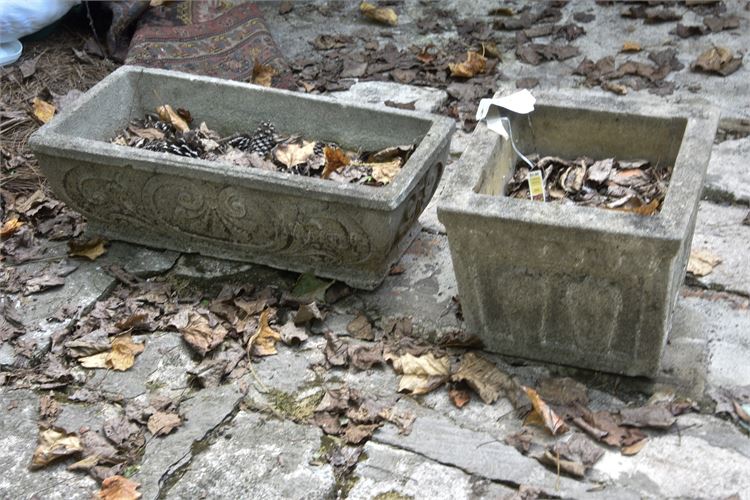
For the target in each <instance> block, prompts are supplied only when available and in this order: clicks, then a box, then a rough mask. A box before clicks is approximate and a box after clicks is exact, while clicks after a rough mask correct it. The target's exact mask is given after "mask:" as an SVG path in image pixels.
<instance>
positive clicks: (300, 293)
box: [290, 273, 334, 304]
mask: <svg viewBox="0 0 750 500" xmlns="http://www.w3.org/2000/svg"><path fill="white" fill-rule="evenodd" d="M333 283H334V281H329V280H321V279H319V278H317V277H316V276H315V275H314V274H312V273H305V274H301V275H300V277H299V278H298V279H297V282H296V283H295V284H294V287H293V288H292V291H291V292H290V295H291V297H290V298H291V299H293V300H294V301H296V302H298V303H301V304H304V303H309V302H321V303H323V302H325V301H326V290H328V289H329V288H330V287H331V285H333Z"/></svg>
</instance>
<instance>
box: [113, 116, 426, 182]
mask: <svg viewBox="0 0 750 500" xmlns="http://www.w3.org/2000/svg"><path fill="white" fill-rule="evenodd" d="M191 122H192V117H191V115H190V112H189V111H187V110H184V109H177V110H176V111H175V110H174V109H173V108H172V106H170V105H168V104H165V105H163V106H160V107H158V108H157V110H156V113H155V114H154V113H147V114H146V116H145V118H144V119H142V120H134V121H133V122H132V123H131V124H130V125H129V126H128V127H126V128H125V129H124V130H122V131H121V132H120V133H119V134H118V135H117V136H116V137H115V138H113V139H112V141H111V142H112V143H113V144H118V145H122V146H129V147H134V148H140V149H146V150H148V151H156V152H160V153H170V154H174V155H178V156H184V157H188V158H200V159H203V160H209V161H216V162H219V163H228V164H231V165H234V166H237V167H244V168H255V169H259V170H267V171H274V172H287V173H291V174H296V175H301V176H306V177H318V178H322V179H329V180H333V181H337V182H343V183H354V184H363V185H366V186H376V187H379V186H385V185H387V184H389V183H390V182H391V181H392V180H393V178H394V177H395V176H396V175H398V173H399V172H400V171H401V168H402V167H403V166H404V164H405V163H406V161H407V160H408V159H409V157H410V156H411V154H412V153H413V152H414V149H415V147H416V145H414V144H410V145H401V146H393V147H387V148H384V149H381V150H377V151H364V150H361V149H360V150H357V151H345V150H344V149H342V148H341V147H340V146H339V145H338V144H335V143H332V142H322V141H314V140H306V139H303V138H302V137H300V136H285V135H282V134H279V133H277V131H276V127H275V126H274V125H273V124H272V123H270V122H262V123H261V124H260V125H258V127H257V128H256V129H255V132H253V133H252V134H234V135H231V136H228V137H223V138H222V137H220V136H219V134H218V133H217V132H215V131H213V130H211V129H209V128H208V126H207V125H206V123H205V122H202V123H201V124H200V125H199V126H197V127H194V128H192V129H191V128H190V123H191Z"/></svg>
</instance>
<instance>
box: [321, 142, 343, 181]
mask: <svg viewBox="0 0 750 500" xmlns="http://www.w3.org/2000/svg"><path fill="white" fill-rule="evenodd" d="M323 152H324V153H325V157H326V163H325V168H324V169H323V173H322V174H321V177H323V178H324V179H327V178H328V177H329V176H330V175H331V173H333V172H335V171H336V170H338V169H340V168H341V167H344V166H346V165H349V157H348V156H347V155H346V153H344V151H343V150H342V149H341V148H332V147H329V146H326V147H325V148H324V149H323Z"/></svg>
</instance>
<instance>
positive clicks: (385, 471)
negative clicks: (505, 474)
mask: <svg viewBox="0 0 750 500" xmlns="http://www.w3.org/2000/svg"><path fill="white" fill-rule="evenodd" d="M364 453H365V455H366V457H367V458H366V459H365V460H364V461H362V462H361V463H360V464H358V465H357V470H356V477H357V482H356V484H355V486H354V488H352V490H351V491H350V492H349V495H348V496H347V497H346V498H347V499H348V500H370V499H372V498H373V497H377V496H378V495H384V494H387V493H391V494H398V495H402V497H401V498H403V497H407V498H413V499H425V500H428V499H429V500H433V499H434V500H442V499H444V500H463V499H466V500H468V499H472V498H504V497H506V496H510V495H512V494H513V493H515V490H514V489H512V488H509V487H507V486H503V485H502V484H498V483H494V482H491V481H486V480H485V481H482V480H478V479H476V478H474V477H472V476H471V475H469V474H467V473H465V472H463V471H462V470H460V469H457V468H455V467H448V466H445V465H441V464H439V463H438V462H435V461H434V460H429V459H427V458H425V457H424V456H421V455H417V454H415V453H411V452H408V451H405V450H402V449H398V448H395V447H392V446H386V445H383V444H380V443H374V442H369V443H367V444H366V445H365V449H364Z"/></svg>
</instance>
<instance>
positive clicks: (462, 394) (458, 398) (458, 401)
mask: <svg viewBox="0 0 750 500" xmlns="http://www.w3.org/2000/svg"><path fill="white" fill-rule="evenodd" d="M448 397H449V398H450V400H451V403H453V405H454V406H455V407H456V408H463V407H464V406H466V405H467V404H469V401H471V393H470V392H469V391H468V390H467V389H464V388H462V387H451V388H450V389H448Z"/></svg>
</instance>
